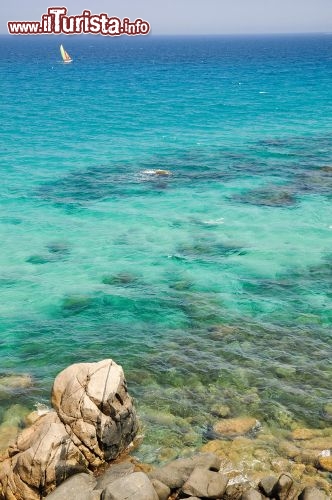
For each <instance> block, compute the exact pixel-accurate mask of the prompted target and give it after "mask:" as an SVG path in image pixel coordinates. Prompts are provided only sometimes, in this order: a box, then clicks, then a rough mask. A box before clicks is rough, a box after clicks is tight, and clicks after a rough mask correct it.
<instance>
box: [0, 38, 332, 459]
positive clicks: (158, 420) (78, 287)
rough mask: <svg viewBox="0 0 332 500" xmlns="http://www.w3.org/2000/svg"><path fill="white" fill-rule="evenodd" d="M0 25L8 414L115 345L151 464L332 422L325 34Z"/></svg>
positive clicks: (3, 397)
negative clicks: (214, 442) (53, 31)
mask: <svg viewBox="0 0 332 500" xmlns="http://www.w3.org/2000/svg"><path fill="white" fill-rule="evenodd" d="M0 42H1V43H0V95H1V98H0V117H1V121H0V127H1V134H0V168H1V183H0V203H1V211H0V241H1V251H0V296H1V299H0V318H1V319H0V424H1V422H4V421H5V419H6V418H7V419H8V412H9V413H10V412H13V411H14V412H15V409H16V410H17V411H18V412H19V413H20V412H21V413H22V412H23V413H25V412H26V413H28V412H29V411H32V410H33V409H35V408H36V407H39V406H40V405H49V404H50V391H51V387H52V382H53V380H54V377H55V376H56V375H57V373H59V372H60V371H61V370H62V369H64V368H65V367H67V366H68V365H70V364H72V363H78V362H93V361H99V360H102V359H105V358H112V359H113V360H114V361H116V362H117V363H118V364H120V365H122V367H123V369H124V372H125V375H126V379H127V383H128V390H129V392H130V394H131V395H132V396H133V398H134V401H135V405H136V407H137V411H138V413H139V416H140V419H141V422H142V429H141V432H142V434H144V440H143V443H142V444H141V446H140V448H139V449H138V450H137V451H136V453H137V456H138V457H140V458H141V459H142V460H145V461H146V462H151V463H155V462H158V461H162V460H163V458H164V457H170V456H173V455H174V456H179V455H181V453H182V452H183V450H185V452H186V453H188V452H189V451H190V450H195V449H198V448H200V447H201V446H202V444H203V443H204V442H205V440H206V439H208V437H209V432H210V433H211V426H213V423H214V422H215V421H216V420H217V419H218V415H219V417H220V415H221V416H222V415H226V414H227V415H230V416H232V417H238V416H252V417H255V418H256V419H257V420H259V422H260V423H261V424H262V425H263V426H266V427H267V428H269V429H272V431H271V432H274V433H278V432H280V433H282V432H285V431H286V430H289V429H292V428H294V426H305V427H315V428H324V427H326V426H331V420H332V411H331V403H332V392H331V388H332V387H331V386H332V364H331V358H332V343H331V322H332V307H331V306H332V301H331V299H332V245H331V239H332V210H331V201H332V35H331V34H326V35H323V34H321V35H283V36H263V35H261V36H214V37H212V36H211V37H208V36H206V37H189V36H186V37H177V36H173V37H166V36H165V37H164V36H152V35H151V36H150V35H149V36H137V37H125V36H122V37H118V38H111V37H101V36H85V35H82V36H73V37H70V36H67V37H62V38H61V37H57V36H54V35H52V36H49V37H44V36H9V35H8V36H5V35H4V36H1V37H0ZM60 43H63V44H64V46H65V49H66V50H67V52H69V54H70V56H71V57H72V58H73V62H72V64H63V63H62V62H61V60H60V52H59V45H60ZM13 376H18V377H23V378H24V377H25V376H29V377H31V380H32V383H31V384H28V386H24V387H20V384H17V383H16V384H15V383H14V385H13V386H10V383H9V386H7V385H6V384H8V381H9V382H10V380H13ZM14 380H17V379H15V378H14ZM23 385H24V384H23ZM38 405H39V406H38ZM0 428H1V427H0ZM165 450H166V451H165Z"/></svg>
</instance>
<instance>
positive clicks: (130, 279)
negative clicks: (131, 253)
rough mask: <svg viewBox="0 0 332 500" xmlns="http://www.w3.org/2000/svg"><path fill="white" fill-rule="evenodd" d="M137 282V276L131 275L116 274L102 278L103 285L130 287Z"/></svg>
mask: <svg viewBox="0 0 332 500" xmlns="http://www.w3.org/2000/svg"><path fill="white" fill-rule="evenodd" d="M136 281H137V276H135V275H134V274H131V273H125V272H123V273H118V274H113V275H110V276H104V278H103V279H102V282H103V283H104V284H105V285H131V284H133V283H135V282H136Z"/></svg>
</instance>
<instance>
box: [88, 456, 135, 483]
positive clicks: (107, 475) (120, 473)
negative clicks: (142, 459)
mask: <svg viewBox="0 0 332 500" xmlns="http://www.w3.org/2000/svg"><path fill="white" fill-rule="evenodd" d="M134 469H135V466H134V464H132V463H131V462H124V463H121V464H114V465H112V466H111V467H110V468H109V469H108V470H107V471H106V472H104V474H103V475H102V476H100V477H98V479H97V485H96V489H98V490H103V489H104V488H106V486H107V485H108V484H111V483H113V481H116V479H119V478H120V477H124V476H127V475H128V474H131V473H132V472H134Z"/></svg>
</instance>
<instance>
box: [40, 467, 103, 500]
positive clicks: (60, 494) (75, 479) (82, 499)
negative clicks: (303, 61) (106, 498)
mask: <svg viewBox="0 0 332 500" xmlns="http://www.w3.org/2000/svg"><path fill="white" fill-rule="evenodd" d="M95 486H96V480H95V478H94V477H93V476H92V475H91V474H86V473H80V474H75V475H74V476H72V477H70V478H69V479H67V480H66V481H64V482H63V483H62V484H60V486H58V488H57V489H56V490H55V491H53V492H52V493H51V494H50V495H48V496H47V499H48V500H69V499H70V498H77V499H79V500H93V491H92V490H93V489H94V488H95Z"/></svg>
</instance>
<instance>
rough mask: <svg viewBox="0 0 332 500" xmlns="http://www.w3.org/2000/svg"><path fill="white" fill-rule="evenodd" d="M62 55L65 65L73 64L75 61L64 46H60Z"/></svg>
mask: <svg viewBox="0 0 332 500" xmlns="http://www.w3.org/2000/svg"><path fill="white" fill-rule="evenodd" d="M60 54H61V56H62V60H63V62H64V63H71V62H72V61H73V60H72V58H71V57H70V55H69V54H68V52H66V51H65V49H64V48H63V45H62V44H61V45H60Z"/></svg>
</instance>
